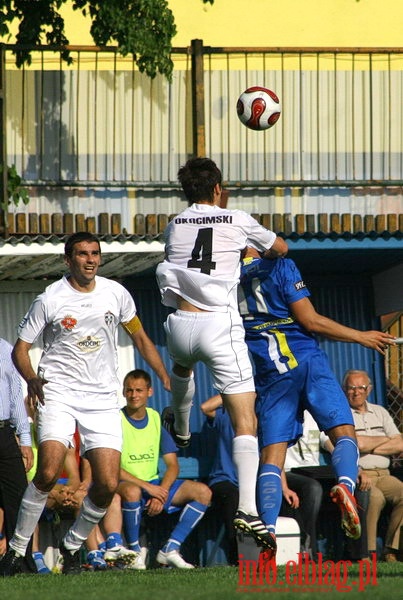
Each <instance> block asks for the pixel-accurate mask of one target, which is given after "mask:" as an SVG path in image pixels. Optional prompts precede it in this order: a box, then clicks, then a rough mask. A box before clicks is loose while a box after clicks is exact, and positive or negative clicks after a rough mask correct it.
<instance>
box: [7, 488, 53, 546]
mask: <svg viewBox="0 0 403 600" xmlns="http://www.w3.org/2000/svg"><path fill="white" fill-rule="evenodd" d="M47 499H48V492H41V490H38V488H36V487H35V486H34V484H33V483H32V481H31V482H30V483H29V484H28V487H27V489H26V490H25V493H24V496H23V498H22V500H21V505H20V509H19V511H18V519H17V525H16V527H15V531H14V535H13V537H12V538H11V540H10V548H12V549H13V550H15V551H16V552H17V554H19V555H20V556H25V552H26V549H27V546H28V543H29V540H30V539H31V535H32V534H33V533H34V531H35V527H36V526H37V523H38V521H39V518H40V516H41V514H42V511H43V509H44V508H45V504H46V500H47Z"/></svg>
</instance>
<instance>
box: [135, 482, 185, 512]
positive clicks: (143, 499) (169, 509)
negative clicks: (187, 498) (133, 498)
mask: <svg viewBox="0 0 403 600" xmlns="http://www.w3.org/2000/svg"><path fill="white" fill-rule="evenodd" d="M149 483H153V484H154V485H161V479H153V480H152V481H150V482H149ZM183 483H185V480H184V479H176V480H175V481H174V482H173V484H172V485H171V487H170V488H169V492H168V498H167V501H166V502H165V504H164V510H165V512H167V513H168V514H171V513H174V512H176V511H178V510H182V508H183V506H174V505H173V504H172V498H173V497H174V496H175V494H176V492H177V491H178V490H179V488H180V487H181V485H182V484H183ZM150 498H152V496H150V494H148V493H147V492H145V491H144V490H143V491H142V496H141V504H142V508H144V506H145V504H146V502H147V501H148V500H149V499H150Z"/></svg>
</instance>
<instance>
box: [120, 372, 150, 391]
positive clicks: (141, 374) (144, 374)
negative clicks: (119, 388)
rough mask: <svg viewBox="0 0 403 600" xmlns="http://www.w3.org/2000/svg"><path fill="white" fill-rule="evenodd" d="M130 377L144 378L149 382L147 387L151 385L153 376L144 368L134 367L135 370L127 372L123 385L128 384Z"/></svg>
mask: <svg viewBox="0 0 403 600" xmlns="http://www.w3.org/2000/svg"><path fill="white" fill-rule="evenodd" d="M128 379H144V381H145V382H146V384H147V387H149V388H150V387H151V377H150V375H149V374H148V373H147V371H143V369H133V371H129V372H128V373H126V375H125V378H124V380H123V387H124V386H125V385H126V381H127V380H128Z"/></svg>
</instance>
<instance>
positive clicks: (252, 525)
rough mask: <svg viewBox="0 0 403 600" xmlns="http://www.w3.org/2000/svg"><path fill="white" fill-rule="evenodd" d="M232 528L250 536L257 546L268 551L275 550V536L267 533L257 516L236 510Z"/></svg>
mask: <svg viewBox="0 0 403 600" xmlns="http://www.w3.org/2000/svg"><path fill="white" fill-rule="evenodd" d="M234 526H235V527H236V529H239V530H240V531H243V532H244V533H247V534H249V535H251V536H252V537H253V538H254V540H255V542H256V544H257V545H258V546H262V547H263V548H267V549H268V550H276V549H277V544H276V538H275V536H274V535H273V534H271V533H270V532H269V531H268V529H267V527H266V525H265V524H264V523H263V521H262V520H261V519H260V517H259V516H258V515H248V514H247V513H244V512H243V511H242V510H238V511H237V512H236V514H235V518H234Z"/></svg>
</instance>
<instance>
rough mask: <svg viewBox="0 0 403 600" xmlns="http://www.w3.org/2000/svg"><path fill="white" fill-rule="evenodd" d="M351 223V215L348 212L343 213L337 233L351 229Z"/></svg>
mask: <svg viewBox="0 0 403 600" xmlns="http://www.w3.org/2000/svg"><path fill="white" fill-rule="evenodd" d="M352 228H353V225H352V223H351V215H350V213H344V214H343V215H341V230H340V232H339V233H343V232H344V231H351V232H352V231H353V229H352Z"/></svg>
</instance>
